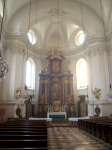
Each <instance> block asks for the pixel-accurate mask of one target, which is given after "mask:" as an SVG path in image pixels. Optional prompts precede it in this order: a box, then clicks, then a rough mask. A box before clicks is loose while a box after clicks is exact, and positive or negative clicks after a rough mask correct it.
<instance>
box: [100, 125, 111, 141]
mask: <svg viewBox="0 0 112 150" xmlns="http://www.w3.org/2000/svg"><path fill="white" fill-rule="evenodd" d="M110 126H112V123H104V124H102V140H103V141H104V142H109V127H110Z"/></svg>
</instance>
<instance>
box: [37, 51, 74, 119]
mask: <svg viewBox="0 0 112 150" xmlns="http://www.w3.org/2000/svg"><path fill="white" fill-rule="evenodd" d="M46 60H47V61H48V67H46V68H44V69H43V70H41V73H40V74H39V100H38V117H40V118H43V117H45V118H46V117H47V112H48V111H49V107H51V108H52V109H50V111H52V112H59V111H66V112H67V118H68V117H73V116H75V105H74V93H73V74H72V73H71V71H70V70H68V68H66V66H65V65H64V63H65V58H64V57H63V56H62V55H60V52H59V51H58V50H57V48H55V49H53V50H52V51H51V55H50V56H48V57H47V58H46ZM61 108H64V109H61Z"/></svg>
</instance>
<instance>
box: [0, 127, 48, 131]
mask: <svg viewBox="0 0 112 150" xmlns="http://www.w3.org/2000/svg"><path fill="white" fill-rule="evenodd" d="M0 131H33V132H34V131H37V132H45V131H46V132H47V129H38V128H36V129H35V128H19V127H18V128H10V127H7V128H0Z"/></svg>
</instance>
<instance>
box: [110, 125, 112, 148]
mask: <svg viewBox="0 0 112 150" xmlns="http://www.w3.org/2000/svg"><path fill="white" fill-rule="evenodd" d="M109 143H110V145H112V126H110V127H109Z"/></svg>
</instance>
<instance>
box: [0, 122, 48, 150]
mask: <svg viewBox="0 0 112 150" xmlns="http://www.w3.org/2000/svg"><path fill="white" fill-rule="evenodd" d="M0 143H1V144H0V149H21V150H22V149H43V150H44V149H45V150H46V149H47V125H46V121H43V120H42V121H29V120H26V121H25V120H24V121H11V122H8V123H4V124H0ZM43 146H44V147H43Z"/></svg>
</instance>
